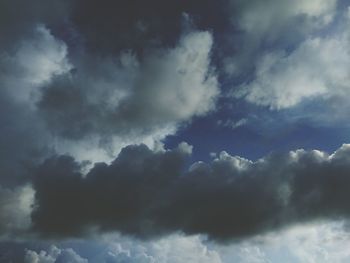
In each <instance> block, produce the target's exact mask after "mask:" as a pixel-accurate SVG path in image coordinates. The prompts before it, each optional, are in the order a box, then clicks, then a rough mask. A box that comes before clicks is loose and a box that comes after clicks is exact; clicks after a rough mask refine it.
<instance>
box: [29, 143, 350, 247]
mask: <svg viewBox="0 0 350 263" xmlns="http://www.w3.org/2000/svg"><path fill="white" fill-rule="evenodd" d="M349 149H350V148H349V145H343V146H342V147H341V148H339V149H338V150H337V151H336V152H334V153H333V154H332V155H328V154H327V153H324V152H320V151H304V150H298V151H294V152H289V153H286V154H282V155H277V154H272V155H269V156H266V157H264V158H262V159H259V160H258V161H256V162H252V161H249V160H246V159H244V158H241V157H237V156H231V155H229V154H228V153H226V152H222V153H221V154H220V155H219V157H218V158H217V159H215V160H213V161H212V162H211V163H203V162H198V163H194V164H193V165H191V167H190V168H189V169H188V170H187V171H186V170H185V161H186V156H188V155H189V154H190V152H191V147H190V146H188V145H187V144H185V143H183V144H180V145H179V147H178V148H176V149H174V150H168V151H157V152H154V151H151V150H150V149H148V148H147V147H146V146H145V145H140V146H129V147H127V148H124V149H123V150H122V151H121V153H120V155H119V156H118V157H117V158H116V159H115V160H114V161H113V162H112V163H111V164H110V165H107V164H103V163H100V164H96V165H95V167H93V168H92V169H91V170H90V171H89V172H88V173H87V174H86V175H85V176H83V175H82V174H81V172H80V171H79V170H80V166H79V164H78V163H76V162H75V161H74V160H73V159H72V158H71V157H68V156H58V157H55V158H51V159H48V160H46V161H45V162H44V163H43V164H42V165H41V166H40V167H39V168H38V170H37V172H36V175H35V179H34V182H33V187H34V190H35V206H34V210H33V213H32V220H33V229H34V230H35V231H37V232H38V233H41V234H42V235H44V236H58V237H59V236H61V237H62V236H81V235H88V234H89V233H90V232H91V231H92V232H93V231H94V229H95V230H97V231H102V232H105V231H118V232H121V233H124V234H128V235H131V236H136V237H141V238H149V237H154V236H161V235H164V234H168V233H172V232H184V233H186V234H206V235H208V236H209V237H210V238H212V239H217V240H230V239H231V240H232V239H240V238H243V237H247V236H252V235H257V234H261V233H264V232H267V231H270V230H276V229H280V228H283V227H286V226H288V225H290V224H295V223H300V222H309V221H315V220H326V219H339V218H344V219H347V218H348V215H349V211H350V210H349V206H348V203H347V199H348V191H347V186H348V184H349V176H348V172H347V171H348V170H349V167H350V163H349V156H350V155H349V154H350V151H349Z"/></svg>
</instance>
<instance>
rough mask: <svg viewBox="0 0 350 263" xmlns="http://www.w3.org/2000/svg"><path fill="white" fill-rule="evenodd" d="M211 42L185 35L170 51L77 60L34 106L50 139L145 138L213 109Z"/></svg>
mask: <svg viewBox="0 0 350 263" xmlns="http://www.w3.org/2000/svg"><path fill="white" fill-rule="evenodd" d="M211 46H212V37H211V35H210V33H208V32H190V33H188V34H186V35H185V36H183V37H182V38H181V40H180V41H179V43H178V45H177V46H176V47H175V48H173V49H161V50H153V51H149V53H147V54H145V57H144V58H143V59H142V60H141V61H140V60H138V59H137V58H136V56H135V55H134V54H133V53H132V52H124V53H122V54H121V55H120V56H119V58H117V59H116V60H115V61H114V60H113V59H106V60H102V61H101V60H95V59H93V58H82V61H80V60H79V61H78V62H77V65H76V70H77V71H76V73H74V74H67V75H66V76H63V77H58V78H57V79H56V80H55V81H53V82H52V84H51V85H49V86H48V87H47V88H45V89H44V92H43V95H42V98H41V100H40V101H39V103H38V107H39V111H40V112H41V113H42V114H43V116H44V117H45V119H46V120H47V123H48V127H49V128H50V129H52V130H53V131H54V132H55V133H56V134H60V135H62V136H65V137H69V138H72V137H73V138H75V139H77V138H81V137H83V136H85V135H88V134H98V135H102V136H110V135H114V134H116V135H119V136H122V135H123V134H124V135H125V134H128V135H129V136H130V134H133V133H134V134H136V135H139V136H140V135H142V134H146V135H148V134H150V133H152V132H153V133H156V132H157V130H165V129H169V128H168V127H169V126H170V127H174V126H176V125H177V124H178V123H181V122H184V121H188V120H190V119H191V118H192V117H194V116H200V115H204V114H206V113H207V112H208V111H210V110H212V109H213V108H214V103H215V99H216V97H217V95H218V87H217V85H218V84H217V79H216V76H215V73H214V72H213V71H212V69H211V67H210V51H211Z"/></svg>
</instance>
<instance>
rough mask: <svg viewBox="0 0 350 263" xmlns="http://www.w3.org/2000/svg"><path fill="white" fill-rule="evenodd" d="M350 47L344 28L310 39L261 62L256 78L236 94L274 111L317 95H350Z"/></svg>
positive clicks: (264, 58) (326, 96) (270, 55)
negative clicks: (288, 51) (290, 50)
mask: <svg viewBox="0 0 350 263" xmlns="http://www.w3.org/2000/svg"><path fill="white" fill-rule="evenodd" d="M346 22H347V23H346V25H348V24H349V23H348V21H347V20H346ZM349 44H350V37H349V30H348V28H347V26H342V27H341V28H340V29H339V28H338V29H337V30H335V31H334V32H332V33H330V34H326V35H325V36H315V37H309V38H308V39H306V40H305V41H304V42H302V43H301V44H300V45H299V46H298V47H297V48H296V49H295V50H293V51H292V52H291V53H286V52H284V51H273V52H269V53H267V54H265V55H264V56H262V58H261V59H260V60H259V62H258V64H257V69H256V73H255V77H254V79H253V80H252V81H251V82H247V83H245V84H243V85H241V87H239V89H238V90H236V91H234V94H235V96H237V97H244V98H245V99H246V100H247V101H249V102H251V103H254V104H257V105H263V106H268V107H270V108H272V109H283V108H289V107H293V106H296V105H297V104H299V103H300V102H302V101H303V100H305V99H310V98H315V97H317V96H322V97H323V98H331V97H337V96H338V97H339V96H344V95H347V94H349V91H350V74H349V68H350V52H349V51H350V49H349Z"/></svg>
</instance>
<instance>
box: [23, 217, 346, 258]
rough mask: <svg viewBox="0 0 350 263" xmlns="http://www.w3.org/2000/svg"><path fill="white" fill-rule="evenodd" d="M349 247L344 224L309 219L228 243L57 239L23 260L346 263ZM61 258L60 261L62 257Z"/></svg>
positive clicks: (176, 237)
mask: <svg viewBox="0 0 350 263" xmlns="http://www.w3.org/2000/svg"><path fill="white" fill-rule="evenodd" d="M344 227H345V228H344ZM349 245H350V234H349V232H347V230H346V225H345V222H343V221H334V222H331V223H329V222H328V223H325V222H314V223H309V224H300V225H296V226H292V227H289V228H286V229H284V230H281V231H277V232H273V233H268V234H262V235H259V236H257V237H254V238H251V239H248V240H245V241H240V242H236V243H232V244H218V243H213V242H210V241H208V240H206V239H205V238H204V237H202V236H183V235H179V234H175V235H172V236H168V237H164V238H162V239H158V240H149V241H141V240H134V239H132V238H127V237H120V236H113V235H112V234H110V235H108V236H102V237H99V239H96V240H90V241H88V240H85V241H83V243H82V241H76V242H75V241H70V242H68V243H65V242H62V243H61V246H63V247H67V246H72V247H73V248H68V249H63V248H58V247H59V246H60V245H57V246H51V247H50V248H49V249H47V251H45V250H41V251H40V252H36V251H34V250H30V249H27V250H26V253H25V262H26V263H58V262H65V263H66V262H71V263H83V262H84V263H85V262H89V263H116V262H118V263H120V262H123V263H133V262H135V263H136V262H137V263H183V262H187V263H199V262H201V263H231V262H236V263H279V262H286V263H329V262H334V263H346V262H349V260H350V252H349V250H348V249H347V248H348V247H349ZM86 249H88V250H89V249H90V250H92V251H93V253H91V251H89V252H88V251H86ZM77 251H79V252H77ZM63 258H64V259H65V261H62V259H63ZM68 259H69V260H70V261H69V260H68ZM60 260H61V261H60Z"/></svg>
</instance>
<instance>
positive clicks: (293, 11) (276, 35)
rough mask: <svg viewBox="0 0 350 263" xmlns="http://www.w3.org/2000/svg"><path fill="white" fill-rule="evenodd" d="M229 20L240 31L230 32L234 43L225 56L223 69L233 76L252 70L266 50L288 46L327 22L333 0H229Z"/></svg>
mask: <svg viewBox="0 0 350 263" xmlns="http://www.w3.org/2000/svg"><path fill="white" fill-rule="evenodd" d="M230 5H231V11H232V15H231V21H232V23H233V25H234V27H235V28H237V29H239V30H240V31H241V34H232V36H231V37H232V39H233V40H230V41H231V42H232V45H233V46H234V47H235V48H234V49H233V50H236V51H237V50H239V52H234V53H233V54H232V56H228V57H225V59H224V60H225V65H226V71H227V72H228V73H229V74H232V75H234V76H239V75H243V76H245V75H246V74H247V71H248V72H249V71H251V70H254V68H255V61H256V60H257V59H258V58H259V57H260V55H261V53H262V52H266V50H271V49H276V48H282V49H283V50H284V49H286V50H289V49H290V48H292V47H293V46H296V45H298V44H299V43H300V42H302V41H303V40H304V39H305V38H307V37H308V36H309V35H310V34H312V33H313V32H315V31H317V30H320V29H321V28H323V27H324V26H326V25H328V24H329V23H330V22H331V21H332V19H333V18H334V16H335V14H336V8H337V1H336V0H331V1H327V0H310V1H302V0H297V1H289V0H283V1H278V0H268V1H264V2H261V1H255V0H250V1H241V0H232V1H230Z"/></svg>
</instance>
